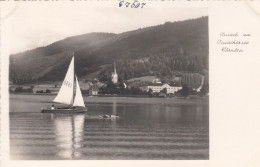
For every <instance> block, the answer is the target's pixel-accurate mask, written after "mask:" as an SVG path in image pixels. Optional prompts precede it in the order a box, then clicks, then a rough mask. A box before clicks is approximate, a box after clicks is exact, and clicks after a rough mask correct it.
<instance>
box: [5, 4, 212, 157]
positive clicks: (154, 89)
mask: <svg viewBox="0 0 260 167" xmlns="http://www.w3.org/2000/svg"><path fill="white" fill-rule="evenodd" d="M47 11H48V12H47ZM208 20H209V16H208V9H207V8H195V7H194V8H143V9H135V10H133V9H122V8H109V7H107V8H89V7H86V6H84V5H80V4H75V5H57V6H55V5H53V6H52V5H46V4H45V5H44V4H43V5H38V6H37V8H36V7H35V6H33V5H28V4H27V3H25V4H20V5H19V6H18V7H17V8H16V10H15V11H13V13H12V14H10V15H9V18H8V23H9V25H10V32H11V33H10V56H9V74H8V75H9V90H8V91H9V140H10V141H9V143H10V159H11V160H209V158H210V154H209V152H210V150H209V143H210V139H209V122H210V121H209V96H210V95H209V87H210V85H209V70H210V69H209V30H208V29H209V26H208Z"/></svg>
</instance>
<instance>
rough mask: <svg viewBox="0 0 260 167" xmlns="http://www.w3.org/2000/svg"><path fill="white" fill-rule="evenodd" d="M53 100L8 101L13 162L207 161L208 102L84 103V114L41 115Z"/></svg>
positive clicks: (136, 100)
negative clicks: (116, 116)
mask: <svg viewBox="0 0 260 167" xmlns="http://www.w3.org/2000/svg"><path fill="white" fill-rule="evenodd" d="M53 98H54V96H45V95H14V94H11V95H10V156H11V159H13V160H52V159H57V160H59V159H61V160H65V159H68V160H71V159H82V160H88V159H91V160H101V159H104V160H137V159H140V160H160V159H168V160H175V159H177V160H193V159H209V128H208V127H209V105H208V100H193V99H175V98H172V99H163V98H126V97H84V101H85V104H86V105H87V107H88V112H87V113H86V114H47V113H40V108H41V107H50V106H51V104H52V103H50V102H51V100H52V99H53ZM103 114H109V115H110V114H114V115H116V114H117V115H119V116H120V118H119V119H101V118H99V117H98V115H103Z"/></svg>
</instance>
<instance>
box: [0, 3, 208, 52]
mask: <svg viewBox="0 0 260 167" xmlns="http://www.w3.org/2000/svg"><path fill="white" fill-rule="evenodd" d="M5 9H6V10H5V12H4V14H2V17H4V19H5V21H6V22H8V25H9V27H10V29H9V32H10V34H9V38H10V53H18V52H21V51H26V50H30V49H34V48H36V47H41V46H46V45H48V44H51V43H53V42H55V41H58V40H61V39H64V38H66V37H69V36H74V35H80V34H85V33H91V32H110V33H121V32H125V31H130V30H135V29H138V28H144V27H149V26H154V25H159V24H164V23H165V22H167V21H171V22H173V21H180V20H186V19H191V18H198V17H201V16H207V15H208V11H207V9H206V8H189V9H188V8H164V9H160V8H143V9H131V8H119V7H113V8H108V7H106V8H104V7H98V6H94V7H93V6H91V7H90V6H88V5H87V4H86V3H85V4H84V3H63V4H61V3H42V4H39V3H37V4H36V3H19V4H14V5H12V6H9V8H5Z"/></svg>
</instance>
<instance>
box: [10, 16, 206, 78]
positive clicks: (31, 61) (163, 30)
mask: <svg viewBox="0 0 260 167" xmlns="http://www.w3.org/2000/svg"><path fill="white" fill-rule="evenodd" d="M72 52H74V55H75V68H76V69H75V70H76V73H77V75H78V76H79V77H80V78H81V79H86V78H94V77H96V78H99V79H100V80H101V81H107V80H109V79H110V76H111V72H112V70H113V63H114V62H115V64H116V67H117V72H118V74H119V78H120V80H127V79H130V78H134V77H141V76H146V75H154V76H158V77H164V78H167V77H171V76H174V75H183V74H185V73H199V74H203V75H206V76H208V55H209V48H208V18H207V17H202V18H198V19H192V20H186V21H180V22H166V23H165V24H162V25H157V26H152V27H147V28H143V29H138V30H135V31H130V32H125V33H121V34H110V33H90V34H85V35H79V36H74V37H70V38H66V39H64V40H61V41H58V42H55V43H53V44H51V45H49V46H46V47H41V48H36V49H34V50H30V51H26V52H23V53H18V54H15V55H12V56H11V57H10V80H11V81H13V82H14V83H27V82H35V81H57V80H62V79H63V78H64V76H65V73H66V70H67V68H68V64H69V62H70V59H71V56H72Z"/></svg>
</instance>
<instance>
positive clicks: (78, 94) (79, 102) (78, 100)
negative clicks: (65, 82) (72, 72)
mask: <svg viewBox="0 0 260 167" xmlns="http://www.w3.org/2000/svg"><path fill="white" fill-rule="evenodd" d="M73 106H79V107H85V104H84V100H83V97H82V94H81V91H80V87H79V82H78V79H77V77H76V95H75V99H74V103H73Z"/></svg>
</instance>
